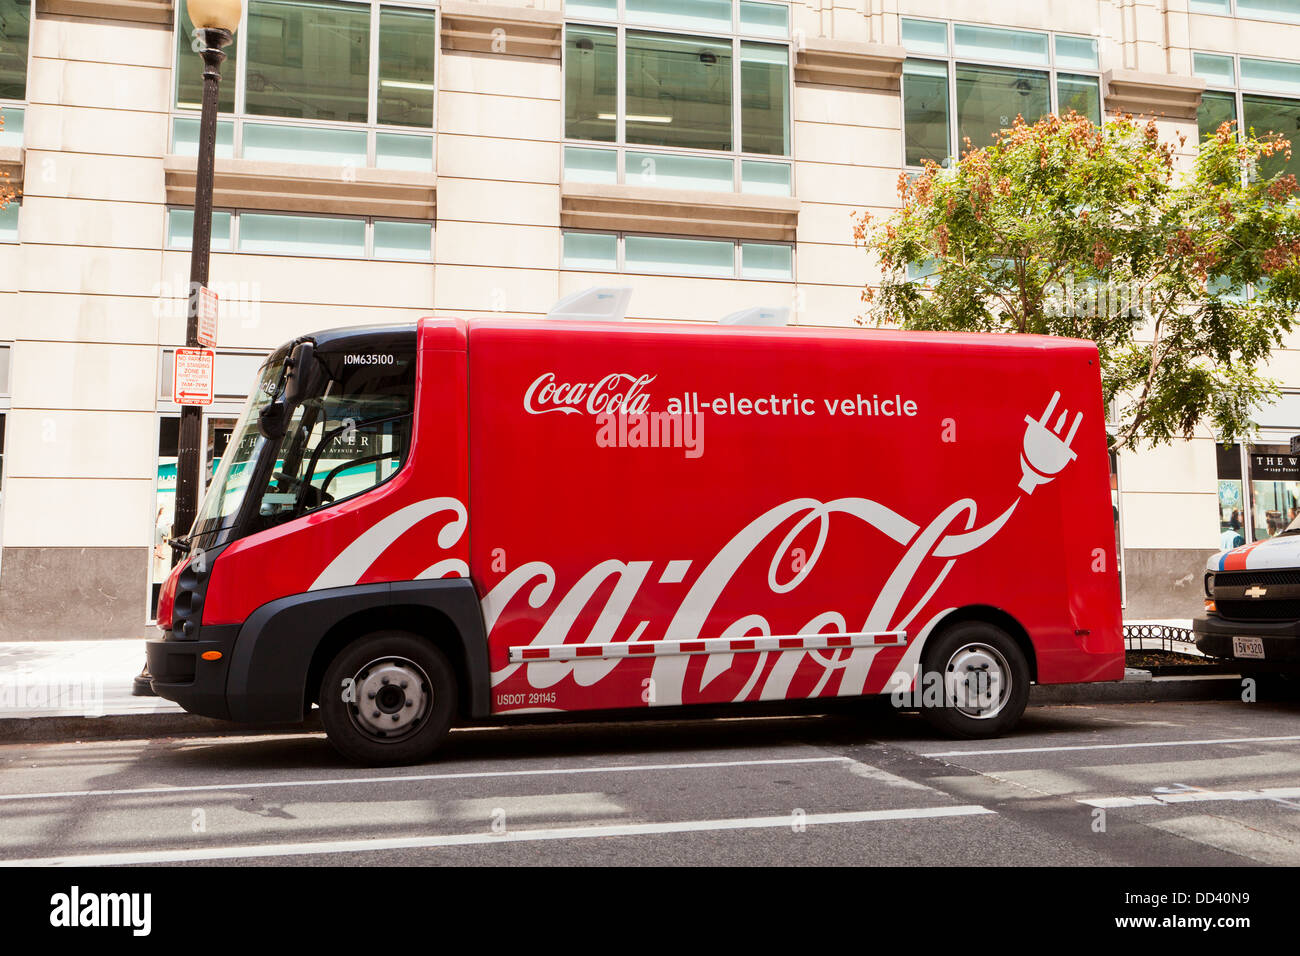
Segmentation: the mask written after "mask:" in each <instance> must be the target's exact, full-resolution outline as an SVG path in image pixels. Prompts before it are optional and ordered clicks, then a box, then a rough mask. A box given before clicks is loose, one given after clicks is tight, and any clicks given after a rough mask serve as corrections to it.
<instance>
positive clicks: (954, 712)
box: [918, 621, 1029, 739]
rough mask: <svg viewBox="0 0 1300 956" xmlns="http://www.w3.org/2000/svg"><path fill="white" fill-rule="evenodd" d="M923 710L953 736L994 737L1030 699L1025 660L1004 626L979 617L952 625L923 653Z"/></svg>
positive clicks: (928, 643) (1018, 714)
mask: <svg viewBox="0 0 1300 956" xmlns="http://www.w3.org/2000/svg"><path fill="white" fill-rule="evenodd" d="M921 660H922V673H921V681H922V683H921V685H920V687H919V688H918V690H920V691H921V700H922V702H923V704H922V707H921V714H922V715H923V716H924V717H925V719H926V720H927V721H929V723H930V724H931V726H933V727H935V728H936V729H937V730H940V731H942V732H943V733H945V734H947V735H949V736H953V737H965V738H971V739H976V738H984V737H997V736H1000V735H1001V734H1004V733H1006V732H1007V731H1008V730H1010V729H1011V728H1012V726H1014V725H1015V723H1016V721H1018V720H1019V719H1020V716H1021V715H1022V714H1023V713H1024V712H1025V705H1026V704H1027V703H1028V702H1029V663H1028V662H1027V661H1026V660H1025V654H1024V652H1023V651H1022V650H1021V649H1020V645H1019V644H1017V643H1016V641H1015V639H1014V638H1012V637H1011V635H1010V634H1008V633H1007V632H1006V631H1004V630H1002V629H1001V628H1000V627H996V626H994V625H992V624H987V623H985V622H983V621H965V622H963V623H960V624H957V625H954V626H953V627H950V628H948V629H947V630H945V631H943V632H942V633H940V634H938V635H936V636H935V637H934V638H932V639H931V640H930V641H928V642H927V647H926V649H925V653H924V654H923V655H922V656H921Z"/></svg>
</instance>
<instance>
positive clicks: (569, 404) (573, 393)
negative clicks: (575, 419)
mask: <svg viewBox="0 0 1300 956" xmlns="http://www.w3.org/2000/svg"><path fill="white" fill-rule="evenodd" d="M654 380H655V376H653V375H632V374H630V373H628V372H611V373H610V374H608V375H606V376H605V377H604V378H602V379H600V380H599V381H596V382H557V381H556V380H555V373H554V372H546V373H544V374H542V375H539V376H537V378H535V379H533V382H532V384H531V385H529V386H528V390H527V391H526V392H524V411H526V412H528V414H530V415H545V414H546V413H547V412H563V413H564V414H566V415H577V414H580V413H582V412H584V411H585V412H586V413H587V414H589V415H602V414H610V415H614V414H619V413H623V414H627V415H641V414H644V413H645V411H646V409H647V408H648V407H649V406H650V395H649V394H648V393H647V392H645V391H644V389H645V387H646V386H647V385H649V384H650V383H651V382H653V381H654Z"/></svg>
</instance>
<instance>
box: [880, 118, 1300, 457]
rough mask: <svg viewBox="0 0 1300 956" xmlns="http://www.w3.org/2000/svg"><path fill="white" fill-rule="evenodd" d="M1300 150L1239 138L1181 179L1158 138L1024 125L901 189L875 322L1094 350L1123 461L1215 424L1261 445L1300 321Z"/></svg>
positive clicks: (1127, 131)
mask: <svg viewBox="0 0 1300 956" xmlns="http://www.w3.org/2000/svg"><path fill="white" fill-rule="evenodd" d="M1180 145H1181V144H1180ZM1289 149H1290V147H1289V144H1287V143H1286V142H1285V140H1281V139H1278V138H1276V137H1273V138H1270V137H1265V138H1263V139H1259V138H1256V137H1254V136H1253V134H1252V135H1242V136H1239V135H1237V134H1236V133H1234V132H1233V130H1232V129H1231V124H1225V125H1224V126H1223V127H1220V129H1219V130H1218V132H1217V133H1216V134H1214V135H1211V136H1207V137H1206V138H1205V140H1204V142H1203V143H1202V144H1201V147H1200V151H1199V154H1198V156H1197V158H1196V160H1195V163H1194V164H1193V165H1192V167H1191V168H1190V169H1176V166H1175V153H1174V147H1173V146H1172V145H1170V144H1166V143H1161V142H1160V138H1159V135H1158V131H1157V129H1156V126H1155V124H1154V123H1147V124H1144V125H1142V124H1138V123H1135V122H1134V121H1133V120H1132V119H1130V118H1124V119H1122V120H1116V121H1114V122H1110V123H1107V124H1106V125H1105V126H1100V127H1099V126H1095V125H1093V124H1092V123H1091V122H1090V121H1089V120H1088V119H1086V118H1085V117H1082V116H1079V115H1078V114H1074V113H1071V114H1070V115H1068V116H1066V117H1064V118H1061V117H1056V116H1049V117H1046V118H1044V119H1043V120H1041V121H1039V122H1038V123H1035V124H1033V125H1032V126H1031V125H1028V124H1026V123H1024V122H1022V121H1019V120H1018V121H1017V123H1016V124H1015V125H1014V126H1013V127H1011V128H1009V129H1005V130H1003V131H1002V133H1001V134H1000V136H999V138H998V140H997V142H996V143H995V144H994V145H993V146H990V147H989V148H987V149H983V150H973V151H969V152H967V153H966V154H965V155H964V156H963V157H962V159H961V161H960V162H959V163H957V164H956V165H955V166H954V168H951V169H943V168H940V167H939V166H936V165H934V164H929V165H927V166H926V167H925V169H924V170H923V171H922V172H921V173H920V174H919V175H917V176H915V177H913V178H911V179H908V178H906V177H902V178H900V183H899V200H900V208H899V209H898V210H897V211H896V212H895V213H894V214H893V215H892V216H891V217H890V218H888V219H886V220H884V221H880V222H877V221H875V220H873V219H872V218H871V217H870V216H866V215H864V216H863V217H861V218H860V219H859V221H858V223H857V225H856V228H855V237H856V238H857V239H858V241H859V242H861V243H862V244H863V245H864V246H866V247H867V248H868V249H869V250H870V251H871V252H873V253H874V254H875V255H876V257H877V258H878V259H879V261H880V263H881V266H882V268H883V271H884V275H883V280H882V282H881V284H880V286H879V288H877V289H870V288H868V289H867V290H866V292H864V299H865V300H866V301H868V302H869V303H870V306H871V307H870V311H869V313H868V314H867V316H865V317H864V321H865V322H867V323H870V324H874V325H879V326H891V327H893V326H902V327H903V328H908V329H918V330H950V331H969V332H1030V333H1037V334H1042V335H1063V336H1071V337H1079V338H1087V339H1092V340H1093V341H1095V342H1096V343H1097V345H1098V349H1099V350H1100V353H1101V364H1102V382H1103V390H1104V392H1105V397H1106V400H1107V403H1108V405H1110V403H1111V402H1112V400H1115V407H1117V409H1118V426H1117V428H1116V430H1115V440H1114V447H1123V446H1130V447H1139V446H1142V445H1151V444H1161V443H1165V442H1168V441H1172V440H1174V439H1176V438H1180V437H1190V436H1191V435H1192V433H1193V432H1194V430H1195V429H1196V428H1197V427H1200V426H1206V425H1208V426H1210V427H1212V428H1213V429H1214V431H1215V432H1216V434H1217V435H1218V436H1219V437H1220V438H1221V439H1222V440H1224V441H1234V440H1236V439H1238V438H1241V437H1245V436H1247V435H1249V434H1250V433H1251V432H1252V431H1253V423H1252V421H1251V415H1252V414H1253V410H1254V409H1257V408H1259V407H1260V406H1261V405H1263V404H1267V402H1268V401H1270V400H1271V399H1272V398H1273V397H1274V396H1276V395H1277V393H1278V391H1277V386H1276V383H1275V382H1273V381H1271V380H1269V379H1267V378H1264V377H1262V376H1261V375H1260V373H1259V369H1260V367H1261V366H1262V365H1264V364H1265V363H1266V362H1267V359H1268V356H1269V353H1270V352H1271V350H1272V349H1273V348H1274V347H1276V346H1278V345H1280V344H1281V342H1282V340H1283V337H1284V336H1285V334H1286V333H1288V332H1289V331H1290V330H1291V328H1292V325H1293V323H1294V318H1295V313H1296V311H1297V309H1300V203H1297V202H1296V201H1294V200H1295V197H1296V193H1297V185H1296V182H1295V178H1294V177H1292V176H1290V175H1288V174H1286V173H1284V172H1283V171H1281V167H1282V163H1281V158H1282V157H1283V156H1289ZM1267 170H1274V172H1273V173H1272V175H1265V171H1267ZM909 266H911V267H912V268H911V273H910V274H909V269H908V267H909ZM920 276H923V278H922V277H920Z"/></svg>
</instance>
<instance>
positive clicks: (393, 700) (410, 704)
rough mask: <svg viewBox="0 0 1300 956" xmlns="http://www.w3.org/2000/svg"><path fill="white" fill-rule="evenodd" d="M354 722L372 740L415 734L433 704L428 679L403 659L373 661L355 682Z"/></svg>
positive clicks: (352, 705) (415, 665)
mask: <svg viewBox="0 0 1300 956" xmlns="http://www.w3.org/2000/svg"><path fill="white" fill-rule="evenodd" d="M352 686H353V688H354V694H355V696H354V698H353V700H352V702H351V711H350V712H351V714H352V722H353V723H354V724H355V725H356V726H357V727H358V728H359V729H360V730H361V731H363V732H364V733H366V734H367V735H369V736H371V737H378V738H382V739H385V740H391V739H393V738H394V737H401V736H404V735H405V734H408V733H411V732H413V731H414V730H415V729H416V728H417V727H419V726H420V723H421V722H422V721H423V720H424V717H425V715H426V714H427V713H428V712H429V706H430V705H431V704H432V702H433V690H432V687H431V686H430V684H429V678H428V676H427V675H426V674H425V673H424V671H423V669H421V667H420V665H418V664H416V663H415V662H414V661H410V660H407V659H406V658H404V657H384V658H380V659H379V660H374V661H371V662H370V663H369V664H367V665H366V666H365V667H363V668H361V670H359V671H357V673H356V676H354V677H353V679H352Z"/></svg>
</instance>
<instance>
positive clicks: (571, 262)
mask: <svg viewBox="0 0 1300 956" xmlns="http://www.w3.org/2000/svg"><path fill="white" fill-rule="evenodd" d="M563 266H564V268H566V269H600V270H602V271H604V272H615V271H617V270H618V237H617V236H613V235H609V234H607V233H599V232H566V233H565V234H564V259H563Z"/></svg>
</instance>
